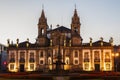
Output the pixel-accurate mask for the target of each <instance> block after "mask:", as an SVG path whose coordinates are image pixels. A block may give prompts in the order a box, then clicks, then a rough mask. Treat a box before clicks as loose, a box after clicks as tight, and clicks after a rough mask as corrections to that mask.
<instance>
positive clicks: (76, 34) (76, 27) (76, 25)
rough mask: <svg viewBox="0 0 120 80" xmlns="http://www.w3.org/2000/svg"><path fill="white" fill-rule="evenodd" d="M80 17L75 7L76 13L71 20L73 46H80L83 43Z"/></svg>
mask: <svg viewBox="0 0 120 80" xmlns="http://www.w3.org/2000/svg"><path fill="white" fill-rule="evenodd" d="M80 26H81V23H80V18H79V16H78V14H77V9H76V8H75V10H74V14H73V17H72V21H71V42H72V45H73V46H79V45H81V44H82V38H81V36H80Z"/></svg>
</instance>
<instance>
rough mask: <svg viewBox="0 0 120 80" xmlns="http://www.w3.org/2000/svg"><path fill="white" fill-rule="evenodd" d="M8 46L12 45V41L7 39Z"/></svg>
mask: <svg viewBox="0 0 120 80" xmlns="http://www.w3.org/2000/svg"><path fill="white" fill-rule="evenodd" d="M7 45H8V47H9V45H10V39H7Z"/></svg>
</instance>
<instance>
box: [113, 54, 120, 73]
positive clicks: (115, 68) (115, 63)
mask: <svg viewBox="0 0 120 80" xmlns="http://www.w3.org/2000/svg"><path fill="white" fill-rule="evenodd" d="M112 56H113V57H114V66H115V67H114V70H115V71H116V72H117V61H116V59H117V58H118V56H119V53H114V54H112Z"/></svg>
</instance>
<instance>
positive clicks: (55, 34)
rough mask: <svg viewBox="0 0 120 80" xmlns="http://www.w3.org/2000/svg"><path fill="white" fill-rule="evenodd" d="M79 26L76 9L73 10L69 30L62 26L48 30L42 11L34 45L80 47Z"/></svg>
mask: <svg viewBox="0 0 120 80" xmlns="http://www.w3.org/2000/svg"><path fill="white" fill-rule="evenodd" d="M80 26H81V23H80V18H79V16H78V14H77V9H75V10H74V14H73V17H72V21H71V29H69V28H67V27H64V26H58V27H57V28H55V29H49V27H48V24H47V18H46V17H45V12H44V10H43V9H42V13H41V17H40V18H39V22H38V36H37V39H36V43H37V44H38V45H39V46H56V45H61V46H62V45H63V46H81V45H82V38H81V36H80Z"/></svg>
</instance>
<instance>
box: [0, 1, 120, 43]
mask: <svg viewBox="0 0 120 80" xmlns="http://www.w3.org/2000/svg"><path fill="white" fill-rule="evenodd" d="M75 4H76V9H77V12H78V15H79V17H80V22H81V32H80V34H81V36H82V38H83V42H84V43H85V42H89V38H90V37H92V38H93V42H94V41H97V40H99V39H100V37H103V38H104V41H107V42H108V41H109V39H110V37H113V39H114V44H116V45H118V44H120V0H0V43H2V44H5V45H6V44H7V39H10V40H13V42H14V43H16V39H17V38H19V40H20V42H23V41H25V40H26V39H27V38H29V40H30V42H32V43H34V42H35V39H36V38H37V35H38V26H37V24H38V19H39V17H40V15H41V11H42V5H44V11H45V16H46V18H47V22H48V25H49V26H50V25H51V24H52V25H53V28H56V25H57V24H59V25H61V26H62V25H63V26H65V27H68V28H70V24H71V18H72V16H73V13H74V9H75Z"/></svg>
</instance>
